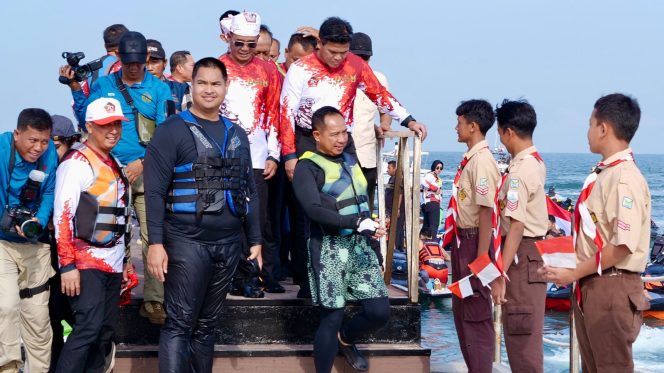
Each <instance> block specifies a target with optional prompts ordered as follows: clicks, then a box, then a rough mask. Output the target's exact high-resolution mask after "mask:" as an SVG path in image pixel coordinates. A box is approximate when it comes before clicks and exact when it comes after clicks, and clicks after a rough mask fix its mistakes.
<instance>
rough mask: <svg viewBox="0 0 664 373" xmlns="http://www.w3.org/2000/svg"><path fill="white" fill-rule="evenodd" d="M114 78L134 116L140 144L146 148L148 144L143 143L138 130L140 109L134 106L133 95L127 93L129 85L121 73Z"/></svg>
mask: <svg viewBox="0 0 664 373" xmlns="http://www.w3.org/2000/svg"><path fill="white" fill-rule="evenodd" d="M113 76H114V77H115V85H116V86H117V87H118V89H119V90H120V93H122V97H124V99H125V101H126V102H127V104H128V105H129V106H130V107H131V112H132V113H133V114H134V128H135V129H136V135H137V136H138V143H139V144H141V145H143V146H145V145H147V143H143V142H142V141H141V134H140V131H139V129H138V115H139V114H140V113H139V112H138V109H136V106H134V100H133V99H132V98H131V95H130V94H129V92H128V91H127V85H125V84H124V83H123V82H122V79H121V78H120V72H115V73H113Z"/></svg>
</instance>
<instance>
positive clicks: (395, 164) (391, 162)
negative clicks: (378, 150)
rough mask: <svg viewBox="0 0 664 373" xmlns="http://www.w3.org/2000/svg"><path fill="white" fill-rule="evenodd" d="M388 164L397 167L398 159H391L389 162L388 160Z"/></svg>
mask: <svg viewBox="0 0 664 373" xmlns="http://www.w3.org/2000/svg"><path fill="white" fill-rule="evenodd" d="M387 165H388V166H389V165H393V166H394V167H396V166H397V161H389V162H387Z"/></svg>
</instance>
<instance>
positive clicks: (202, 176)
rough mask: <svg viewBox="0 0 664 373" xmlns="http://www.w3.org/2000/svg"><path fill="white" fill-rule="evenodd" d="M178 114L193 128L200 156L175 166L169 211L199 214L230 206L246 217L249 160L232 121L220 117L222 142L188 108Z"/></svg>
mask: <svg viewBox="0 0 664 373" xmlns="http://www.w3.org/2000/svg"><path fill="white" fill-rule="evenodd" d="M178 115H179V116H180V118H182V119H183V120H184V122H185V124H186V125H187V127H189V130H190V131H191V134H192V136H193V138H194V142H195V143H196V152H197V153H198V156H197V158H196V161H195V162H193V163H187V164H182V165H178V166H175V169H174V174H173V181H172V183H171V187H170V190H169V193H168V197H167V208H168V210H169V211H170V212H174V213H185V214H197V215H200V214H203V213H213V214H219V213H221V212H222V211H223V209H224V206H226V205H228V208H229V211H230V212H231V214H233V215H234V216H237V217H243V216H246V214H247V212H248V203H247V202H248V200H249V197H248V183H247V179H248V177H249V175H248V174H247V172H246V170H247V168H248V167H249V160H248V159H247V158H246V157H243V156H242V155H241V153H240V150H241V147H242V144H241V142H240V138H239V137H238V136H237V133H236V130H235V127H234V126H233V124H232V123H231V122H230V121H229V120H227V119H226V118H223V117H221V118H222V120H223V123H224V142H223V144H221V145H219V144H218V143H217V142H216V141H215V140H214V139H213V138H212V137H210V136H209V135H208V134H207V133H206V132H205V130H204V129H203V127H202V126H201V125H199V124H198V122H197V121H196V118H194V116H193V115H192V114H191V112H190V111H189V110H186V111H183V112H181V113H178Z"/></svg>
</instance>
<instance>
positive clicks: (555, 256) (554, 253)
mask: <svg viewBox="0 0 664 373" xmlns="http://www.w3.org/2000/svg"><path fill="white" fill-rule="evenodd" d="M535 246H536V247H537V251H539V253H540V255H541V256H542V260H543V261H544V264H546V265H548V266H551V267H558V268H576V252H574V240H573V239H572V236H562V237H556V238H550V239H548V240H540V241H537V242H535Z"/></svg>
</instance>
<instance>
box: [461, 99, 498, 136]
mask: <svg viewBox="0 0 664 373" xmlns="http://www.w3.org/2000/svg"><path fill="white" fill-rule="evenodd" d="M456 115H458V116H463V117H464V118H466V120H467V121H468V123H473V122H475V123H477V125H478V126H479V127H480V132H482V135H486V133H487V132H489V130H490V129H491V127H493V122H495V120H496V116H495V115H494V113H493V107H492V106H491V104H490V103H489V102H488V101H486V100H467V101H462V102H461V104H459V106H458V107H457V108H456Z"/></svg>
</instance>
